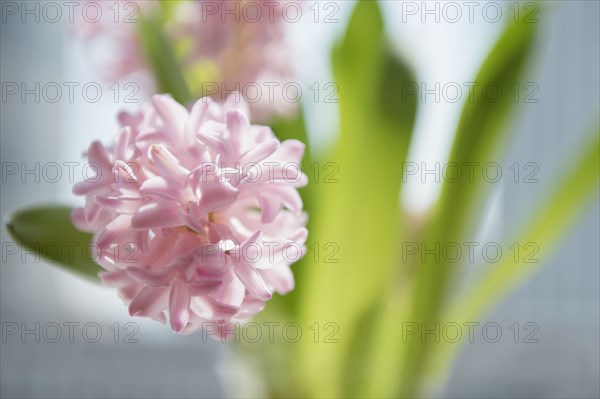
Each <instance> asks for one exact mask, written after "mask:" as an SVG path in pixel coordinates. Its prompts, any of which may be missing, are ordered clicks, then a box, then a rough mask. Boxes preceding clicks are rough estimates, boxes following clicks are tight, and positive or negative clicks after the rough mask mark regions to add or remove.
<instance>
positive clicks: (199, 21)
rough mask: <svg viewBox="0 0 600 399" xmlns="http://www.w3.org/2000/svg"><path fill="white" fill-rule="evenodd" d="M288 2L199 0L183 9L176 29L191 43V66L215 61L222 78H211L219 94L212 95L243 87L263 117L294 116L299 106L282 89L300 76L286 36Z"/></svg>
mask: <svg viewBox="0 0 600 399" xmlns="http://www.w3.org/2000/svg"><path fill="white" fill-rule="evenodd" d="M289 3H291V2H290V1H288V0H285V1H278V2H273V1H269V0H260V1H252V2H249V1H227V0H219V1H194V2H186V3H184V5H183V6H182V7H180V9H179V10H178V11H179V13H178V15H177V23H176V24H175V29H174V30H175V31H176V32H177V34H178V35H179V36H180V37H182V38H186V39H188V40H189V41H190V42H191V43H192V45H191V50H190V51H189V54H188V56H187V58H186V60H185V61H186V64H187V65H193V64H195V63H198V62H202V61H205V60H211V61H213V62H215V63H216V70H217V71H218V74H219V78H218V79H217V80H216V81H215V82H211V83H215V85H214V86H215V91H216V93H212V91H211V94H210V95H214V97H215V98H218V99H220V100H223V99H224V98H225V97H226V96H227V94H228V92H231V91H233V90H237V91H241V92H242V94H244V95H246V100H247V101H248V102H249V103H250V107H251V109H252V113H253V115H254V116H255V117H256V118H257V119H258V120H261V121H264V120H267V119H268V117H269V116H270V115H271V114H273V113H275V114H281V115H290V114H291V113H293V112H294V110H295V109H296V105H297V104H296V102H295V101H294V100H295V99H294V98H285V97H284V92H283V87H284V86H285V85H286V84H288V83H294V81H293V79H294V76H295V74H294V70H293V67H292V66H293V65H294V63H293V61H292V57H293V54H292V51H291V47H290V44H289V43H288V42H287V41H286V40H285V19H284V15H285V14H284V7H285V6H286V4H289ZM301 4H302V2H294V5H298V6H300V5H301ZM269 85H271V86H272V87H273V88H274V89H270V88H269ZM270 90H271V91H272V92H271V93H270ZM270 94H273V98H271V97H270Z"/></svg>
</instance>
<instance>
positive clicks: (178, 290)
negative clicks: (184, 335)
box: [169, 279, 191, 332]
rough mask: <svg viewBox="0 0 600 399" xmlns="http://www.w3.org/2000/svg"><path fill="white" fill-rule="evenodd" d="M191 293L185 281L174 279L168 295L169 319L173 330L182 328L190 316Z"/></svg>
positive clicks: (176, 330) (177, 330)
mask: <svg viewBox="0 0 600 399" xmlns="http://www.w3.org/2000/svg"><path fill="white" fill-rule="evenodd" d="M190 300H191V295H190V292H189V291H188V286H187V283H186V282H185V281H183V280H180V279H176V280H175V281H174V282H173V286H172V287H171V293H170V295H169V321H170V323H171V328H172V329H173V331H175V332H179V331H181V330H183V328H184V327H185V325H186V324H187V322H188V319H189V317H190Z"/></svg>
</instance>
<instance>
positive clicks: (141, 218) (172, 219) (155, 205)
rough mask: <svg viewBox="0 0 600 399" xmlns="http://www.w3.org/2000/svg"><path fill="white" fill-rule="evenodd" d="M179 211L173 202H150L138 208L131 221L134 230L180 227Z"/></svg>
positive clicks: (180, 217)
mask: <svg viewBox="0 0 600 399" xmlns="http://www.w3.org/2000/svg"><path fill="white" fill-rule="evenodd" d="M182 224H183V223H182V215H181V209H180V208H179V207H178V206H177V203H176V202H174V201H162V202H151V203H149V204H146V205H143V206H142V207H140V208H139V209H138V210H137V212H136V213H135V214H134V215H133V217H132V219H131V226H132V227H133V228H135V229H153V228H159V227H176V226H181V225H182Z"/></svg>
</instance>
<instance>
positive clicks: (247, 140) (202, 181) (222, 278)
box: [72, 95, 308, 334]
mask: <svg viewBox="0 0 600 399" xmlns="http://www.w3.org/2000/svg"><path fill="white" fill-rule="evenodd" d="M247 115H248V113H247V110H246V109H245V104H239V103H234V102H232V101H227V102H225V103H218V102H215V101H212V100H210V99H209V98H203V99H201V100H198V101H197V102H196V103H195V104H194V105H193V107H192V108H191V110H188V109H186V108H185V107H183V106H181V105H180V104H178V103H177V102H175V101H174V100H173V99H172V98H171V97H169V96H165V95H157V96H154V97H153V98H152V101H151V103H149V104H146V105H145V106H144V107H143V108H142V110H141V111H140V112H139V113H137V114H127V113H123V114H121V115H120V118H119V120H120V123H121V125H122V128H121V130H120V132H119V134H118V136H117V138H116V140H115V142H114V144H113V145H111V146H110V147H105V146H103V145H102V144H101V143H100V142H98V141H96V142H93V143H92V144H91V145H90V147H89V150H88V153H87V157H88V160H89V162H90V165H95V167H96V168H97V174H96V176H95V177H94V178H93V179H88V180H86V181H83V182H80V183H77V184H76V185H75V186H74V188H73V191H74V193H75V194H77V195H82V196H85V205H84V206H83V207H80V208H76V209H75V210H74V211H73V214H72V219H73V223H74V224H75V225H76V226H77V227H78V228H80V229H82V230H85V231H89V232H92V233H93V234H94V241H95V251H96V257H97V259H98V263H99V264H100V265H101V266H102V267H103V268H104V269H105V270H106V271H104V272H102V273H101V276H100V277H101V279H102V281H103V282H104V284H105V285H108V286H113V287H116V288H117V289H118V291H119V294H120V297H121V298H122V299H123V301H124V302H125V303H126V304H128V305H129V313H130V314H131V315H134V316H145V317H151V318H153V319H155V320H159V321H162V322H166V321H167V318H168V320H169V323H170V326H171V328H172V329H173V330H174V331H176V332H178V333H190V332H193V331H196V330H199V329H201V328H202V326H203V324H205V323H206V322H210V323H218V325H220V326H221V327H222V329H221V332H222V333H223V334H226V331H227V330H228V328H231V325H232V324H233V323H239V322H244V321H246V320H248V319H249V318H251V317H252V316H254V315H255V314H256V313H257V312H259V311H261V310H262V308H263V307H264V303H265V301H267V300H269V299H270V298H271V296H272V294H273V293H274V292H278V293H280V294H285V293H287V292H289V291H290V290H292V289H293V287H294V278H293V275H292V272H291V270H290V264H291V263H292V262H293V261H295V260H297V259H298V258H299V257H301V256H302V255H303V254H304V252H305V246H304V244H305V241H306V238H307V235H308V231H307V230H306V228H305V225H306V215H305V213H304V212H303V211H302V200H301V198H300V196H299V194H298V191H297V188H299V187H301V186H303V185H305V184H306V183H307V178H306V176H305V175H304V174H303V173H302V172H301V171H300V169H299V163H300V161H301V159H302V157H303V154H304V144H302V143H301V142H299V141H297V140H286V141H283V142H279V141H278V140H277V138H276V137H275V136H274V134H273V132H272V131H271V129H270V128H269V127H267V126H258V125H251V124H250V123H249V120H248V117H247ZM125 254H126V256H125ZM294 254H295V255H294Z"/></svg>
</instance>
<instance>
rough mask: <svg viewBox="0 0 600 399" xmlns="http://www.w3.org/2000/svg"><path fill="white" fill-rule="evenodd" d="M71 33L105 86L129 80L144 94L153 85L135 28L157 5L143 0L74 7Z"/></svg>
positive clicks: (87, 4)
mask: <svg viewBox="0 0 600 399" xmlns="http://www.w3.org/2000/svg"><path fill="white" fill-rule="evenodd" d="M77 6H78V7H79V8H81V9H80V10H79V9H78V10H77V12H75V13H74V16H75V21H74V24H73V29H72V30H71V33H72V34H74V35H75V36H76V37H78V38H80V39H81V40H82V42H83V44H84V45H85V51H86V53H87V56H88V58H89V60H90V62H91V64H92V66H93V68H94V70H96V71H97V72H98V73H99V74H100V76H101V78H102V79H103V80H104V81H106V82H115V81H123V80H125V79H130V80H132V81H135V82H138V83H139V84H140V85H141V87H142V89H144V91H145V92H147V93H153V92H155V82H154V79H153V77H152V73H151V70H150V68H148V65H147V63H146V60H145V56H144V54H143V50H142V48H141V46H140V44H139V40H138V35H137V30H136V29H137V24H138V21H139V18H140V16H141V15H142V12H144V13H149V12H153V11H155V10H156V6H157V3H156V2H154V1H143V0H134V1H132V0H119V1H114V2H113V1H92V0H85V1H84V2H82V3H79V4H77Z"/></svg>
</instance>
